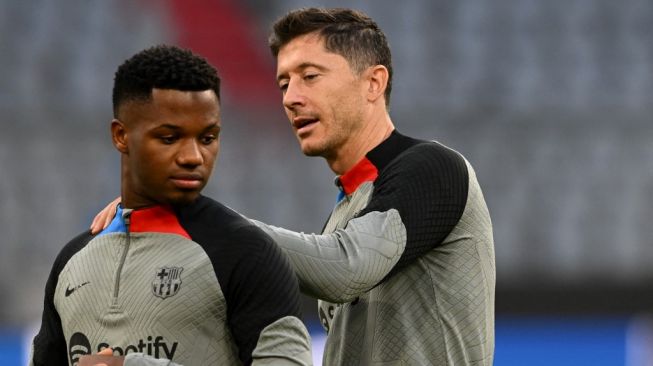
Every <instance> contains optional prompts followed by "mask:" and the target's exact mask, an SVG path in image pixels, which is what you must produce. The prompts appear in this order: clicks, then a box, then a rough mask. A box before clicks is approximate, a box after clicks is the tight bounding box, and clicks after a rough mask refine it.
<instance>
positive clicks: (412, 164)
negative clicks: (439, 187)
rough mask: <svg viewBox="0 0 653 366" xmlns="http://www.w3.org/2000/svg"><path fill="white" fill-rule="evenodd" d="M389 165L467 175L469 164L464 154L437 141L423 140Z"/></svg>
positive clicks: (395, 167)
mask: <svg viewBox="0 0 653 366" xmlns="http://www.w3.org/2000/svg"><path fill="white" fill-rule="evenodd" d="M389 167H392V168H394V169H398V168H401V167H403V168H411V169H417V170H425V169H424V168H428V169H430V170H432V171H434V172H436V173H443V172H449V173H451V174H460V175H467V165H466V160H465V158H464V157H463V155H462V154H460V153H459V152H457V151H455V150H454V149H451V148H449V147H447V146H445V145H443V144H441V143H439V142H435V141H421V142H419V143H417V144H415V145H413V146H411V147H410V148H408V149H406V150H405V151H404V152H402V153H401V154H399V155H398V156H397V157H396V158H395V159H394V160H393V161H392V162H391V163H390V164H389ZM420 168H422V169H420Z"/></svg>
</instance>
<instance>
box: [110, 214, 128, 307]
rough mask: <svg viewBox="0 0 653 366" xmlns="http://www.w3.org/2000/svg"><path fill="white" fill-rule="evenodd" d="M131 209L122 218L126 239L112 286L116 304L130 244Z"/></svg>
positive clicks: (115, 303) (116, 303)
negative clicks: (125, 229) (125, 228)
mask: <svg viewBox="0 0 653 366" xmlns="http://www.w3.org/2000/svg"><path fill="white" fill-rule="evenodd" d="M131 213H132V212H131V210H130V211H128V212H125V213H124V214H123V220H124V221H125V226H126V227H127V233H126V234H127V239H126V241H127V242H126V244H125V249H124V250H123V251H122V256H121V257H120V262H119V263H118V269H117V270H116V277H115V283H114V287H113V305H118V294H119V292H120V275H121V272H122V267H123V266H124V264H125V261H126V260H127V253H128V252H129V246H130V244H131V233H130V231H129V224H130V216H131Z"/></svg>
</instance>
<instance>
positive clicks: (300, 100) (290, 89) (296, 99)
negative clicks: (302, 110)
mask: <svg viewBox="0 0 653 366" xmlns="http://www.w3.org/2000/svg"><path fill="white" fill-rule="evenodd" d="M305 104H306V98H305V96H304V93H303V91H302V89H301V87H300V86H299V85H297V83H296V82H294V81H293V80H290V82H289V83H288V85H287V87H286V91H285V92H284V93H283V105H284V107H286V108H288V109H290V110H293V109H294V108H296V107H297V106H304V105H305Z"/></svg>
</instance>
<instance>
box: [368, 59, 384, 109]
mask: <svg viewBox="0 0 653 366" xmlns="http://www.w3.org/2000/svg"><path fill="white" fill-rule="evenodd" d="M366 73H367V80H368V89H367V99H368V100H369V101H370V102H375V101H377V100H378V99H379V98H384V97H385V88H386V87H387V86H388V69H387V68H386V67H385V66H383V65H375V66H370V67H369V68H368V69H367V71H366ZM384 104H385V102H384Z"/></svg>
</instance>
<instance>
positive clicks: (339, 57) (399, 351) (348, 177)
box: [258, 8, 496, 366]
mask: <svg viewBox="0 0 653 366" xmlns="http://www.w3.org/2000/svg"><path fill="white" fill-rule="evenodd" d="M269 43H270V48H271V50H272V53H273V55H274V56H275V57H276V60H277V81H278V84H279V88H280V89H281V91H282V93H283V105H284V108H285V111H286V114H287V115H288V119H289V120H290V123H291V127H292V128H293V131H294V132H295V135H296V136H297V139H298V141H299V145H300V147H301V149H302V152H304V154H306V155H309V156H321V157H323V158H324V159H325V160H326V162H327V164H328V165H329V167H330V168H331V170H332V171H333V172H334V173H335V174H336V175H337V178H338V179H337V185H338V188H339V190H340V195H339V198H338V203H337V205H336V207H335V208H334V210H333V212H332V214H331V216H330V218H329V220H328V221H327V224H326V226H325V229H324V232H323V234H322V235H305V234H302V233H296V232H292V231H289V230H285V229H281V228H275V227H272V226H268V225H266V224H263V223H258V224H259V225H260V227H262V228H263V229H264V230H266V232H268V234H270V235H271V236H272V237H273V238H274V239H275V241H276V242H277V243H278V244H279V246H281V247H282V248H283V249H284V250H285V252H286V253H287V254H288V256H289V258H290V260H291V263H292V264H293V268H294V269H295V272H296V273H297V276H298V278H299V280H300V287H301V288H302V290H303V291H304V292H306V293H308V294H311V295H313V296H315V297H317V298H318V299H320V301H319V315H320V318H321V320H322V323H323V325H324V327H325V329H326V330H327V332H328V336H327V341H326V347H325V351H324V364H325V365H329V366H333V365H376V364H378V365H399V364H401V365H456V366H459V365H484V366H485V365H487V366H489V365H492V362H493V355H494V291H495V277H496V275H495V259H494V243H493V238H492V225H491V221H490V216H489V213H488V209H487V206H486V204H485V200H484V198H483V194H482V192H481V189H480V186H479V184H478V181H477V179H476V175H475V173H474V170H473V169H472V166H471V165H470V164H469V162H468V161H467V160H466V159H465V158H464V157H463V156H462V155H461V154H459V153H458V152H456V151H454V150H452V149H450V148H448V147H446V146H444V145H442V144H440V143H437V142H434V141H427V140H422V139H416V138H412V137H408V136H405V135H402V134H400V133H399V132H398V131H397V130H396V129H395V127H394V125H393V122H392V120H391V118H390V115H389V112H388V103H389V101H390V91H391V85H392V62H391V55H390V48H389V46H388V43H387V40H386V37H385V35H384V34H383V32H382V31H381V29H380V28H379V27H378V25H377V24H376V23H375V22H374V21H373V20H372V19H371V18H370V17H368V16H367V15H365V14H363V13H361V12H358V11H354V10H351V9H317V8H309V9H299V10H295V11H291V12H290V13H288V14H286V15H285V16H284V17H282V18H281V19H280V20H278V21H277V22H276V23H275V24H274V27H273V32H272V35H271V36H270V42H269Z"/></svg>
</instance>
